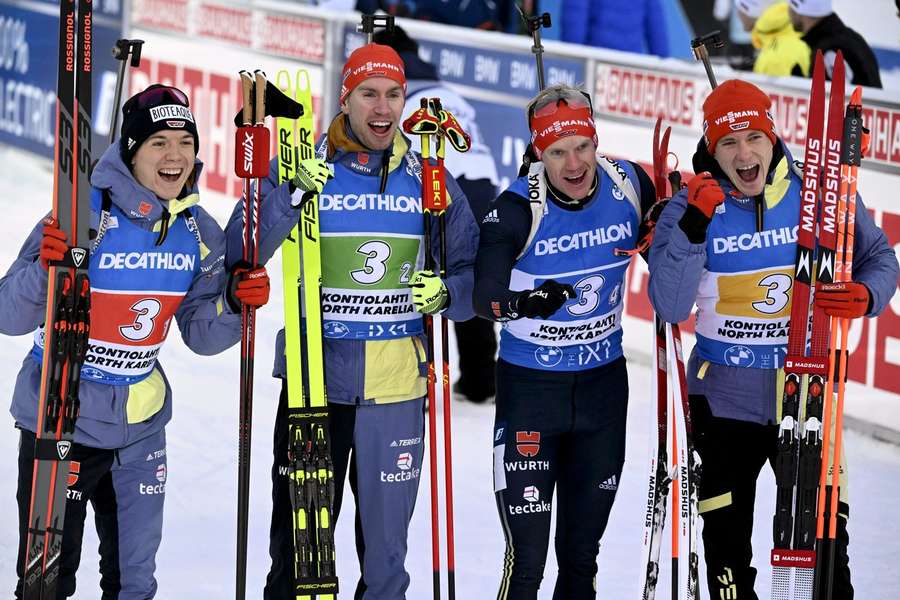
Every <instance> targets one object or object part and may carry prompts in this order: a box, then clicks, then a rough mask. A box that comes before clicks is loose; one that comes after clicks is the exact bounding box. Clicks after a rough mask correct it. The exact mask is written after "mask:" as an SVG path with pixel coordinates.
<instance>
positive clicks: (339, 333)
mask: <svg viewBox="0 0 900 600" xmlns="http://www.w3.org/2000/svg"><path fill="white" fill-rule="evenodd" d="M323 329H324V330H325V335H327V336H328V337H330V338H342V337H344V336H346V335H348V334H349V333H350V329H349V328H348V327H347V326H346V325H344V324H343V323H341V322H340V321H328V322H327V323H325V326H324V327H323Z"/></svg>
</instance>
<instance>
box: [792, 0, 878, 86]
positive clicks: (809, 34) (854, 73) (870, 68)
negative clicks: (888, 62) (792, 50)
mask: <svg viewBox="0 0 900 600" xmlns="http://www.w3.org/2000/svg"><path fill="white" fill-rule="evenodd" d="M790 16H791V23H793V24H794V29H796V30H797V31H799V32H800V33H801V34H802V35H803V41H804V42H806V43H807V44H808V45H809V47H810V49H811V52H812V55H815V53H816V50H821V51H822V52H823V53H824V54H825V65H826V71H827V74H828V77H829V79H830V78H831V71H832V69H833V67H834V60H835V55H836V52H837V51H838V50H840V51H841V52H842V53H843V54H844V63H845V65H846V67H847V79H848V80H849V81H850V82H851V83H852V84H853V85H866V86H869V87H876V88H880V87H881V74H880V72H879V70H878V59H877V58H875V53H874V52H872V48H870V47H869V44H868V43H866V40H865V38H863V37H862V36H861V35H859V34H858V33H857V32H855V31H853V30H852V29H850V28H849V27H847V26H846V25H844V22H843V21H841V18H840V17H838V16H837V14H836V13H835V12H834V11H833V10H832V8H831V0H790Z"/></svg>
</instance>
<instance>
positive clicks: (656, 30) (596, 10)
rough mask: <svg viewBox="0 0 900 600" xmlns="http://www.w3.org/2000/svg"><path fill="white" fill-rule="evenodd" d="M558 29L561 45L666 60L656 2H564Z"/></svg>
mask: <svg viewBox="0 0 900 600" xmlns="http://www.w3.org/2000/svg"><path fill="white" fill-rule="evenodd" d="M561 27H562V28H561V31H562V34H561V38H560V39H561V40H562V41H564V42H571V43H573V44H584V45H588V46H597V47H599V48H610V49H612V50H624V51H625V52H637V53H639V54H655V55H657V56H663V57H665V56H669V35H668V33H667V31H666V18H665V11H663V10H662V7H661V6H660V2H659V0H630V1H629V2H622V1H620V0H565V10H564V11H562V26H561Z"/></svg>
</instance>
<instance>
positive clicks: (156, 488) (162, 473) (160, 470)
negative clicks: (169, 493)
mask: <svg viewBox="0 0 900 600" xmlns="http://www.w3.org/2000/svg"><path fill="white" fill-rule="evenodd" d="M153 476H154V477H155V479H156V481H157V482H158V483H141V484H139V485H138V493H139V494H140V495H142V496H157V495H159V494H165V493H166V479H167V477H168V471H167V469H166V465H165V464H161V465H158V466H157V467H156V472H155V473H154V475H153Z"/></svg>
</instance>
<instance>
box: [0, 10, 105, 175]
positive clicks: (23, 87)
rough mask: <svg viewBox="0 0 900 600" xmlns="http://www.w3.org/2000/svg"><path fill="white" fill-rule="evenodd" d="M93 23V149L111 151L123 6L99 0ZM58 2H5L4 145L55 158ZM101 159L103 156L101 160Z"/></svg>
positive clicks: (1, 48)
mask: <svg viewBox="0 0 900 600" xmlns="http://www.w3.org/2000/svg"><path fill="white" fill-rule="evenodd" d="M93 10H94V19H93V77H92V81H93V98H94V106H93V109H94V110H93V113H94V114H93V123H94V140H93V147H94V148H104V147H105V146H106V136H107V134H108V132H109V122H110V116H111V114H112V113H111V112H110V110H111V108H112V102H113V97H114V95H115V76H116V70H117V68H118V62H117V61H116V60H115V59H114V58H113V57H112V54H111V50H112V48H113V46H114V45H115V42H116V40H117V39H119V38H120V37H121V31H122V4H121V3H120V2H118V1H110V0H105V1H101V0H96V1H95V2H94V8H93ZM58 30H59V2H57V1H56V0H33V1H29V2H25V1H19V2H16V1H14V0H0V142H2V143H5V144H10V145H12V146H17V147H19V148H24V149H26V150H28V151H30V152H34V153H36V154H40V155H42V156H46V157H47V158H52V157H53V146H54V142H55V135H56V133H55V132H56V74H57V73H56V63H57V56H58V55H59V54H58V50H57V41H58V35H57V32H58ZM98 156H99V155H98Z"/></svg>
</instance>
